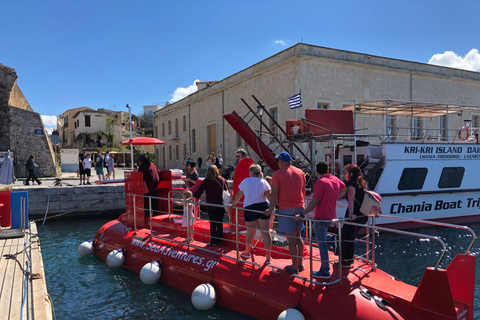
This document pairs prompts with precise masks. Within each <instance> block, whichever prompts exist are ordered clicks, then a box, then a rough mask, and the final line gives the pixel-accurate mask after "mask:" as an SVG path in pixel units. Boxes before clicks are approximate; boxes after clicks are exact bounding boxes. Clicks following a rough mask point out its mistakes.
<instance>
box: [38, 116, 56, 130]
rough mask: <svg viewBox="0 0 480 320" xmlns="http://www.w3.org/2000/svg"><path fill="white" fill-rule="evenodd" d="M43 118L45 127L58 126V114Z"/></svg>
mask: <svg viewBox="0 0 480 320" xmlns="http://www.w3.org/2000/svg"><path fill="white" fill-rule="evenodd" d="M41 117H42V120H43V125H44V126H45V127H51V126H55V128H57V117H56V116H43V115H42V116H41Z"/></svg>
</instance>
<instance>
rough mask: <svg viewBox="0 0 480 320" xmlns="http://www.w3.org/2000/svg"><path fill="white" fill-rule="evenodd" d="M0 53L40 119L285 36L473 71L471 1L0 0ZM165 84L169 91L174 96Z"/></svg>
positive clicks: (125, 97) (477, 57) (135, 95)
mask: <svg viewBox="0 0 480 320" xmlns="http://www.w3.org/2000/svg"><path fill="white" fill-rule="evenodd" d="M1 9H2V19H0V39H1V42H0V43H1V44H0V63H2V64H4V65H6V66H9V67H12V68H14V69H15V70H16V71H17V75H18V85H19V87H20V89H21V90H22V91H23V93H24V95H25V97H26V98H27V100H28V101H29V103H30V105H31V106H32V107H33V109H34V110H35V112H38V113H40V114H41V115H42V116H43V118H44V123H45V125H46V127H48V128H52V127H53V126H52V121H53V123H54V119H55V116H57V115H59V114H61V113H62V112H64V111H65V110H67V109H71V108H76V107H81V106H88V107H90V108H94V109H97V108H107V109H114V106H115V108H116V110H127V109H126V108H125V104H127V103H128V104H130V105H131V106H132V112H133V113H134V114H140V113H141V112H142V107H143V106H144V105H149V104H161V105H163V104H164V103H165V102H166V101H173V100H175V99H179V98H181V97H183V96H184V95H185V94H188V93H189V92H191V91H192V90H193V84H194V82H195V81H196V80H202V81H208V80H222V79H224V78H226V77H228V76H230V75H232V74H234V73H236V72H238V71H240V70H243V69H245V68H247V67H249V66H251V65H253V64H255V63H257V62H259V61H261V60H263V59H265V58H268V57H269V56H271V55H273V54H275V53H278V52H280V51H282V50H284V49H286V48H288V47H290V46H292V45H295V44H296V43H299V42H302V40H303V42H304V43H307V44H312V45H318V46H324V47H330V48H334V49H342V50H348V51H354V52H361V53H368V54H371V55H377V56H384V57H388V58H395V59H402V60H409V61H416V62H423V63H429V62H432V63H436V64H442V65H447V66H452V67H457V68H465V69H469V70H473V71H477V72H478V71H480V54H479V53H478V50H477V49H478V48H479V47H480V45H479V40H480V36H479V34H478V31H479V30H480V19H479V18H478V17H479V16H480V1H477V0H459V1H456V2H452V1H445V0H443V1H429V0H424V1H418V0H417V1H409V0H406V1H380V0H379V1H321V0H316V1H301V0H300V1H295V2H294V1H283V0H276V1H261V0H255V1H250V0H249V1H216V0H213V1H160V0H156V1H153V0H152V1H149V0H145V1H142V0H137V1H122V0H116V1H112V0H101V1H98V0H97V1H90V0H84V1H75V0H67V1H65V0H62V1H59V0H43V1H33V0H22V1H3V3H2V5H1ZM174 95H175V98H174Z"/></svg>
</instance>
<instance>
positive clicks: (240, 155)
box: [232, 149, 247, 174]
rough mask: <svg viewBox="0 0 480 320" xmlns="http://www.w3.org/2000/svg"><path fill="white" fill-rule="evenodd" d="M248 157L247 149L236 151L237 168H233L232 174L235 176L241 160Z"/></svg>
mask: <svg viewBox="0 0 480 320" xmlns="http://www.w3.org/2000/svg"><path fill="white" fill-rule="evenodd" d="M246 157H247V151H245V149H238V150H237V151H235V159H236V161H235V166H234V167H233V171H232V173H233V174H235V169H236V168H237V165H238V163H239V162H240V160H242V159H245V158H246Z"/></svg>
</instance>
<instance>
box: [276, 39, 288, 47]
mask: <svg viewBox="0 0 480 320" xmlns="http://www.w3.org/2000/svg"><path fill="white" fill-rule="evenodd" d="M274 43H275V44H279V45H281V46H282V47H284V46H286V45H287V44H286V43H285V41H283V40H276V41H275V42H274Z"/></svg>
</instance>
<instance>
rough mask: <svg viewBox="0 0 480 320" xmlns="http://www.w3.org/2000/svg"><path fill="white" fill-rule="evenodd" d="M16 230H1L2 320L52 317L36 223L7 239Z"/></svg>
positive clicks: (0, 307) (40, 319)
mask: <svg viewBox="0 0 480 320" xmlns="http://www.w3.org/2000/svg"><path fill="white" fill-rule="evenodd" d="M15 231H16V230H9V229H3V230H1V232H0V310H1V312H0V320H3V319H9V320H16V319H32V318H33V319H37V320H43V319H52V305H51V302H50V301H49V299H48V292H47V285H46V280H45V272H44V269H43V259H42V254H41V250H40V244H39V240H38V235H37V226H36V224H35V222H30V229H27V230H25V235H23V236H21V235H20V236H19V237H18V236H17V237H15V236H16V235H12V236H13V238H12V237H7V238H5V236H6V235H7V233H14V232H15ZM2 234H3V237H2ZM24 271H25V272H26V273H27V274H28V277H26V276H25V272H24Z"/></svg>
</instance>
